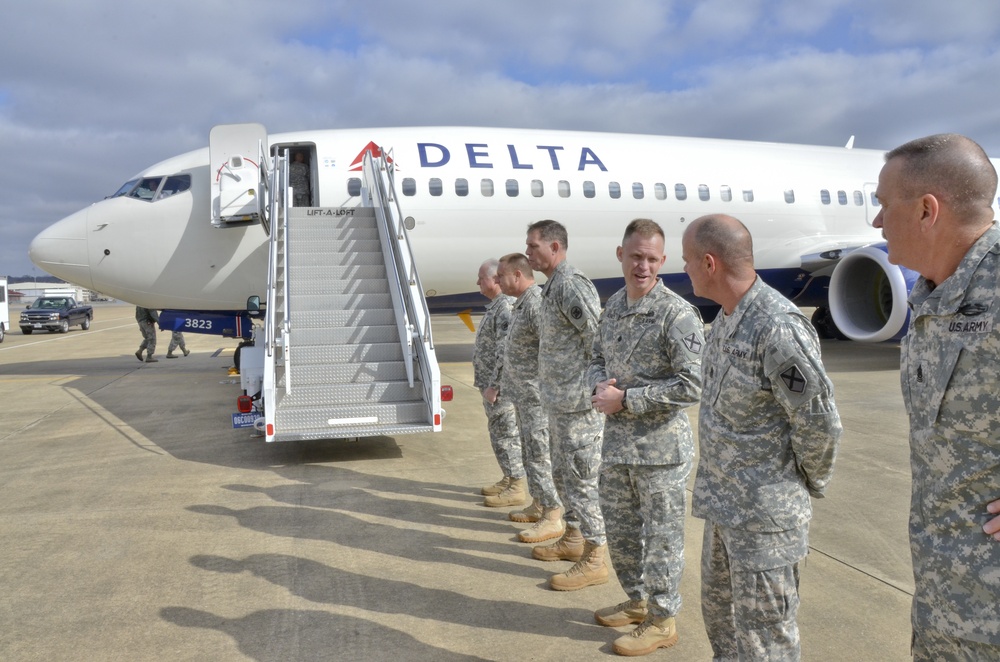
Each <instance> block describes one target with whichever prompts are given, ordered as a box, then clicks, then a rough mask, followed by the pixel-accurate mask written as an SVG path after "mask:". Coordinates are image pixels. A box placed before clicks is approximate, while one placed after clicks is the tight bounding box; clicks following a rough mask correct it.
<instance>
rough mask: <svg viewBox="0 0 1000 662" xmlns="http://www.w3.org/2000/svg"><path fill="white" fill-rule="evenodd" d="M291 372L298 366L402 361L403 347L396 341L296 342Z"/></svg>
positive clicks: (295, 370)
mask: <svg viewBox="0 0 1000 662" xmlns="http://www.w3.org/2000/svg"><path fill="white" fill-rule="evenodd" d="M290 355H291V358H292V373H293V374H295V373H296V372H297V371H298V369H299V368H300V367H305V366H310V365H312V366H319V365H331V364H343V363H373V362H381V361H402V360H403V348H402V346H400V344H399V343H398V342H395V343H377V344H365V345H359V344H352V345H303V344H301V343H299V344H296V345H294V346H293V347H292V350H291V353H290Z"/></svg>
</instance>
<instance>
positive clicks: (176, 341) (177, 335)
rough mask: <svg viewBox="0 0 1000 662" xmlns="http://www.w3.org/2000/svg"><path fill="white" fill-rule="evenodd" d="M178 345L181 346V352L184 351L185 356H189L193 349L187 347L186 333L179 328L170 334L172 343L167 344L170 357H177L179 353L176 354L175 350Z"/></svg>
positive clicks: (168, 356)
mask: <svg viewBox="0 0 1000 662" xmlns="http://www.w3.org/2000/svg"><path fill="white" fill-rule="evenodd" d="M178 347H180V348H181V352H183V353H184V356H187V355H188V354H190V353H191V350H189V349H188V348H187V344H186V343H185V342H184V334H183V333H181V332H180V331H179V330H178V331H174V332H173V333H171V334H170V344H169V345H167V358H168V359H176V358H177V355H176V354H174V350H175V349H177V348H178Z"/></svg>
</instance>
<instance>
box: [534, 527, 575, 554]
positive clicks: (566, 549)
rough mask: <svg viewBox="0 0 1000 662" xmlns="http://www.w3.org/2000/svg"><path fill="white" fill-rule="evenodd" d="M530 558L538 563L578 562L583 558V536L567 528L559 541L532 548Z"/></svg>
mask: <svg viewBox="0 0 1000 662" xmlns="http://www.w3.org/2000/svg"><path fill="white" fill-rule="evenodd" d="M531 556H532V557H533V558H536V559H538V560H539V561H573V562H576V561H579V560H580V557H581V556H583V534H582V533H580V529H574V528H572V527H569V526H567V527H566V531H565V532H564V533H563V534H562V537H561V538H560V539H559V540H557V541H556V542H554V543H552V544H551V545H544V546H543V545H539V546H538V547H533V548H532V549H531Z"/></svg>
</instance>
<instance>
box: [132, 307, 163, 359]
mask: <svg viewBox="0 0 1000 662" xmlns="http://www.w3.org/2000/svg"><path fill="white" fill-rule="evenodd" d="M135 321H136V322H138V323H139V332H140V333H142V342H141V343H140V344H139V349H138V350H136V352H135V358H137V359H139V360H140V361H142V352H143V350H146V363H156V362H157V361H158V360H159V359H154V358H153V353H154V352H155V351H156V324H157V323H158V322H159V321H160V315H159V313H157V312H156V311H155V310H153V309H152V308H142V307H140V306H136V307H135Z"/></svg>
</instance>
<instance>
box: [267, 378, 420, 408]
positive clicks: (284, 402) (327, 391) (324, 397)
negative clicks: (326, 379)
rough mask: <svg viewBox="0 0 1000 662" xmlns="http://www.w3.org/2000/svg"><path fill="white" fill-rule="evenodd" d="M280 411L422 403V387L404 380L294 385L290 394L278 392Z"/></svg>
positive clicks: (282, 390) (282, 391)
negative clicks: (351, 405)
mask: <svg viewBox="0 0 1000 662" xmlns="http://www.w3.org/2000/svg"><path fill="white" fill-rule="evenodd" d="M277 393H278V401H277V408H278V409H281V408H289V409H290V408H295V407H319V406H323V405H348V404H373V403H400V402H422V401H423V393H424V391H423V385H422V384H421V383H420V382H418V381H415V382H414V383H413V387H412V388H410V385H409V384H408V383H407V382H405V381H396V382H370V383H368V384H318V385H308V386H295V387H294V388H292V392H291V393H285V391H284V389H280V390H278V391H277Z"/></svg>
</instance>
